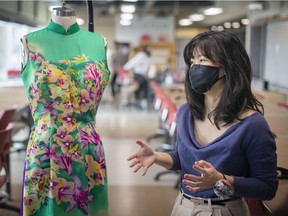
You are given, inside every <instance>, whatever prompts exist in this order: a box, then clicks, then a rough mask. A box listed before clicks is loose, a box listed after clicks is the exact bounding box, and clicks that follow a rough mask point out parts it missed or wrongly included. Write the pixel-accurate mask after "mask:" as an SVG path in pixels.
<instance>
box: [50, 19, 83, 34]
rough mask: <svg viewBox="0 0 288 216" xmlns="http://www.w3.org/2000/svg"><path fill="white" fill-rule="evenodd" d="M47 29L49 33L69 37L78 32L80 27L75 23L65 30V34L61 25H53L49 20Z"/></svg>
mask: <svg viewBox="0 0 288 216" xmlns="http://www.w3.org/2000/svg"><path fill="white" fill-rule="evenodd" d="M48 29H49V30H50V31H53V32H56V33H58V34H62V35H71V34H74V33H76V32H78V31H79V30H80V27H79V25H78V23H77V22H75V23H74V24H72V25H71V26H70V27H69V28H68V30H67V32H66V30H65V28H64V27H63V26H62V25H60V24H58V23H55V22H53V21H52V20H50V23H49V25H48Z"/></svg>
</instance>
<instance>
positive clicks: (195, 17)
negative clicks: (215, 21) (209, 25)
mask: <svg viewBox="0 0 288 216" xmlns="http://www.w3.org/2000/svg"><path fill="white" fill-rule="evenodd" d="M189 19H190V20H191V21H195V22H199V21H201V20H204V19H205V15H204V14H192V15H190V16H189Z"/></svg>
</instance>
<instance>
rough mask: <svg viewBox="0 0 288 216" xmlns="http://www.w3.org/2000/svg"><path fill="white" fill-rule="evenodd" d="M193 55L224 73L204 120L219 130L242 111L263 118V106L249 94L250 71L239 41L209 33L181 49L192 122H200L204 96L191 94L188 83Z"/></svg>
mask: <svg viewBox="0 0 288 216" xmlns="http://www.w3.org/2000/svg"><path fill="white" fill-rule="evenodd" d="M195 52H197V53H198V54H201V55H203V56H205V57H206V58H208V59H210V60H211V61H212V62H214V63H216V64H219V65H220V66H221V68H223V69H224V71H225V84H224V89H223V93H222V96H221V98H220V101H219V103H218V105H217V107H216V108H215V109H214V110H213V111H212V112H211V113H209V115H208V117H209V119H210V121H211V117H212V116H213V122H214V123H215V125H216V127H217V128H218V129H219V128H220V125H224V126H225V125H229V124H231V123H233V122H234V121H235V119H238V120H240V121H241V118H240V115H241V113H242V112H243V111H244V110H245V109H246V108H248V109H252V110H255V111H257V112H260V113H262V114H263V112H264V108H263V105H262V104H261V103H260V102H259V101H258V100H257V99H256V98H255V96H254V95H253V93H252V90H251V81H252V69H251V63H250V59H249V56H248V54H247V52H246V50H245V48H244V46H243V44H242V43H241V41H240V40H239V39H238V38H237V37H236V36H235V35H233V34H231V33H229V32H227V31H221V32H217V31H209V32H204V33H201V34H199V35H197V36H196V37H194V38H193V39H192V40H191V41H190V42H189V43H188V44H187V45H186V47H185V49H184V60H185V63H186V66H187V69H186V79H185V91H186V97H187V101H188V104H189V109H190V111H191V112H192V115H193V117H194V118H195V119H198V120H204V118H205V116H204V115H205V106H204V95H203V94H198V93H197V92H195V91H194V90H193V89H192V87H191V84H190V82H189V72H188V71H189V68H190V66H191V58H193V55H194V53H195Z"/></svg>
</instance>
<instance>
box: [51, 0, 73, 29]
mask: <svg viewBox="0 0 288 216" xmlns="http://www.w3.org/2000/svg"><path fill="white" fill-rule="evenodd" d="M51 18H52V21H53V22H55V23H58V24H60V25H62V26H63V27H64V28H65V30H66V31H67V30H68V29H69V27H70V26H71V25H73V24H74V23H75V22H76V10H75V9H73V8H67V7H65V4H63V6H62V7H58V8H53V12H52V17H51Z"/></svg>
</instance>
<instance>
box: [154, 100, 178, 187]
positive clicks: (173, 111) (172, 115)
mask: <svg viewBox="0 0 288 216" xmlns="http://www.w3.org/2000/svg"><path fill="white" fill-rule="evenodd" d="M163 107H165V108H164V110H167V119H166V121H165V127H164V128H165V131H166V143H163V144H162V145H161V146H160V147H158V148H157V149H156V151H164V152H168V151H172V150H174V149H175V148H176V146H175V145H176V129H177V121H176V120H177V119H176V117H177V107H176V106H175V104H174V103H173V102H172V100H171V99H170V98H169V97H167V96H165V97H163ZM171 173H172V174H177V175H179V172H177V171H172V170H165V171H162V172H159V173H158V174H157V175H156V176H155V178H154V179H155V180H156V181H158V180H159V179H160V177H161V176H163V175H166V174H171ZM179 180H180V178H178V179H177V181H176V183H175V186H174V187H175V188H178V187H179Z"/></svg>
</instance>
